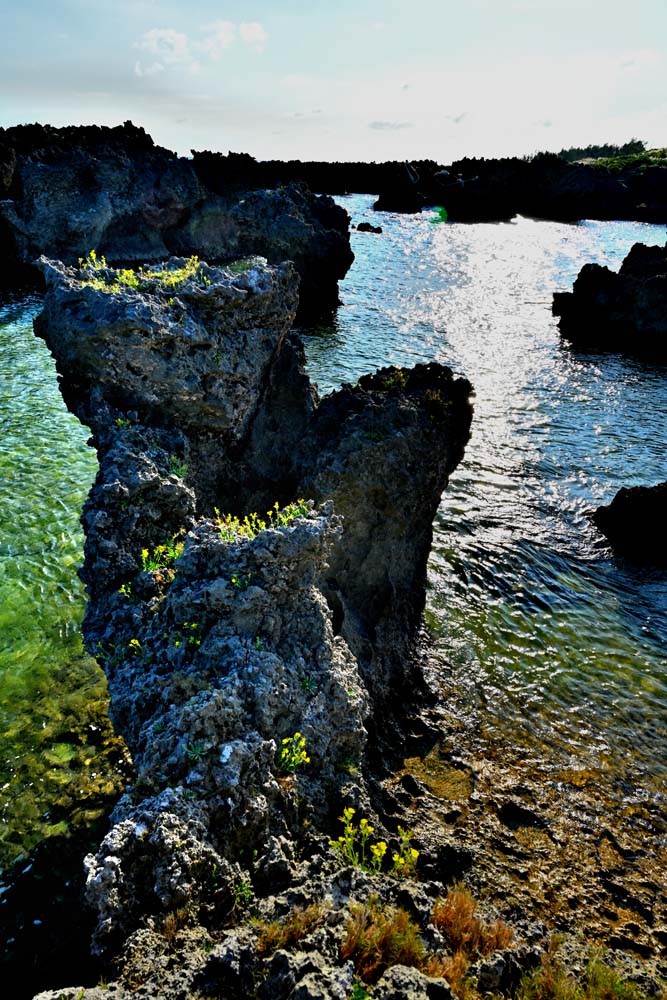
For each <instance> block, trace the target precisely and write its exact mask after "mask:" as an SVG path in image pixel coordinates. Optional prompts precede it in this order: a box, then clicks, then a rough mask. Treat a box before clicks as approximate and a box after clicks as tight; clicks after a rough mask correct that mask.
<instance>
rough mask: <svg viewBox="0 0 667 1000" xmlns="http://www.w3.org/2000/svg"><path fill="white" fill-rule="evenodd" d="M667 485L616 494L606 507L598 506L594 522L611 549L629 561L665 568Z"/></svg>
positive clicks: (634, 489) (641, 487) (624, 490)
mask: <svg viewBox="0 0 667 1000" xmlns="http://www.w3.org/2000/svg"><path fill="white" fill-rule="evenodd" d="M666 519H667V482H665V483H658V485H657V486H633V487H631V488H629V489H628V488H623V489H621V490H619V491H618V493H617V494H616V496H615V497H614V499H613V500H612V501H611V503H610V504H609V505H608V506H605V507H598V509H597V510H596V511H595V513H594V514H593V521H594V522H595V524H596V525H597V526H598V528H599V529H600V531H601V532H602V533H603V534H604V535H606V536H607V538H608V539H609V541H610V542H611V544H612V546H613V547H614V548H615V549H616V550H617V551H618V552H620V553H622V554H623V555H624V556H627V557H628V558H629V559H631V560H633V561H635V562H640V563H646V564H648V565H651V566H667V534H666V533H665V522H666Z"/></svg>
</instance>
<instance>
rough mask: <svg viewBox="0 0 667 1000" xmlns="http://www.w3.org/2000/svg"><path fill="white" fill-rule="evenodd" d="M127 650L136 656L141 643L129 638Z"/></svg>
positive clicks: (139, 651)
mask: <svg viewBox="0 0 667 1000" xmlns="http://www.w3.org/2000/svg"><path fill="white" fill-rule="evenodd" d="M127 651H128V653H130V654H131V655H132V656H138V655H139V653H141V643H140V642H139V640H138V639H130V641H129V642H128V644H127Z"/></svg>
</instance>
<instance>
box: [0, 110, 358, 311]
mask: <svg viewBox="0 0 667 1000" xmlns="http://www.w3.org/2000/svg"><path fill="white" fill-rule="evenodd" d="M216 162H217V161H216ZM196 166H197V164H196V160H195V161H194V163H193V161H192V160H188V159H185V158H184V157H178V156H176V155H175V154H174V153H172V152H171V151H170V150H167V149H164V148H162V147H160V146H155V145H154V143H153V140H152V139H151V138H150V136H148V135H147V134H146V133H145V132H144V131H143V129H140V128H136V127H135V126H133V125H132V124H131V123H130V122H126V123H125V125H123V126H120V127H118V128H111V129H109V128H98V127H80V128H79V127H71V128H63V129H55V128H51V127H50V126H41V125H31V126H17V127H15V128H10V129H2V130H0V192H1V193H2V197H3V199H4V200H3V201H2V202H0V229H1V231H2V234H3V241H2V245H3V250H2V255H3V257H4V261H3V263H4V264H5V265H11V264H20V265H29V264H31V263H32V262H33V261H34V260H35V258H37V257H39V256H40V254H46V255H47V256H49V257H53V258H59V259H60V260H62V261H64V262H65V263H69V264H72V263H75V262H76V261H77V260H78V258H80V257H85V256H86V254H87V253H88V251H89V250H91V249H95V250H97V252H98V253H99V254H103V255H105V256H106V257H107V258H108V260H109V261H110V262H112V263H113V262H123V263H128V262H138V261H156V260H161V259H164V258H166V257H169V256H170V255H171V254H178V255H183V256H189V255H192V254H198V255H199V256H201V257H204V258H206V259H207V260H209V261H214V262H226V261H230V260H235V259H237V258H239V257H244V256H249V255H253V254H261V255H263V256H265V257H266V258H267V259H268V260H269V261H270V262H272V263H279V262H281V261H283V260H286V259H291V260H293V261H294V263H295V264H296V267H297V270H298V271H299V274H300V276H301V299H302V308H303V313H304V315H305V314H310V313H321V312H326V311H328V310H330V309H331V308H333V307H335V305H336V304H337V303H338V292H337V287H338V286H337V283H338V281H339V279H341V278H342V277H344V275H345V273H346V272H347V270H348V268H349V267H350V264H351V263H352V261H353V259H354V257H353V254H352V251H351V250H350V245H349V233H348V224H349V219H348V216H347V213H346V212H345V211H344V210H343V209H341V208H339V207H338V206H336V205H335V204H334V202H333V201H332V200H331V198H329V197H328V196H316V195H313V194H311V192H310V191H309V190H308V189H306V188H305V187H303V185H301V186H299V185H289V186H287V187H282V188H280V189H279V190H273V191H270V190H259V189H257V187H255V188H253V186H252V183H251V182H252V180H253V178H252V177H249V178H247V179H246V181H245V183H242V182H241V180H242V179H241V178H240V177H237V178H236V179H234V180H233V179H231V178H230V177H229V174H230V172H229V171H227V172H225V171H224V169H221V170H220V176H219V177H218V176H217V175H216V169H215V164H212V165H209V169H208V170H207V171H206V175H205V176H206V180H202V179H201V177H200V176H199V175H198V172H197V169H196ZM250 173H251V172H250Z"/></svg>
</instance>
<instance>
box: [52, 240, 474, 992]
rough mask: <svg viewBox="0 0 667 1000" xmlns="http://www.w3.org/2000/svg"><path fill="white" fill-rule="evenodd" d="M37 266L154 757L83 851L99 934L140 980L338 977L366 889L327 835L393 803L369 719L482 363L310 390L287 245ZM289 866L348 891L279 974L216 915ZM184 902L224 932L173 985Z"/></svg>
mask: <svg viewBox="0 0 667 1000" xmlns="http://www.w3.org/2000/svg"><path fill="white" fill-rule="evenodd" d="M41 266H42V268H43V271H44V274H45V279H46V283H47V296H46V300H45V307H44V312H43V313H42V315H41V317H39V318H38V320H37V321H36V324H35V326H36V331H37V332H38V334H39V335H40V336H42V337H44V339H45V340H46V341H47V343H48V345H49V346H50V348H51V350H52V352H53V354H54V356H55V358H56V364H57V368H58V372H59V377H60V382H61V388H62V392H63V395H64V398H65V400H66V401H67V404H68V406H69V407H70V409H72V410H73V411H74V412H75V413H77V415H78V416H79V417H80V419H81V420H83V421H84V422H85V423H86V424H88V425H89V426H90V428H91V430H92V432H93V439H92V440H93V442H94V444H95V447H96V448H97V451H98V457H99V462H100V470H99V473H98V476H97V479H96V482H95V484H94V486H93V489H92V491H91V494H90V496H89V499H88V501H87V503H86V507H85V510H84V514H83V524H84V528H85V532H86V547H85V564H84V567H83V570H82V576H83V578H84V580H85V582H86V585H87V588H88V592H89V596H90V601H89V605H88V609H87V613H86V619H85V623H84V635H85V641H86V644H87V646H88V648H89V650H90V651H91V652H93V653H94V654H95V655H97V657H98V659H99V660H100V662H101V663H102V664H103V666H104V669H105V671H106V674H107V678H108V683H109V692H110V696H111V707H110V713H111V716H112V719H113V721H114V724H115V726H116V729H117V731H118V732H119V733H121V734H122V735H123V736H124V738H125V740H126V742H127V745H128V747H129V749H130V751H131V753H132V755H133V758H134V763H135V766H136V769H137V781H136V783H135V785H134V786H133V788H132V789H131V790H129V791H128V792H127V793H126V794H125V795H124V796H123V797H122V798H121V800H120V801H119V803H118V805H117V807H116V809H115V811H114V813H113V816H112V827H111V830H110V832H109V833H108V835H107V837H106V838H105V840H104V841H103V843H102V845H101V847H100V849H99V850H98V851H97V852H96V853H95V854H91V855H90V856H89V858H88V859H87V862H86V864H87V870H88V882H87V895H88V900H89V902H90V904H91V905H92V906H93V908H94V910H95V912H96V914H97V926H96V930H95V935H94V947H95V949H96V950H97V951H98V952H99V953H100V954H104V955H107V956H111V957H113V956H118V955H119V954H120V952H121V951H122V952H123V955H124V958H123V961H122V963H121V965H120V969H121V972H120V981H121V983H122V984H124V985H121V986H119V989H120V990H121V992H120V993H119V994H118V995H124V993H123V992H122V990H124V989H128V990H129V989H130V984H133V983H136V982H137V981H139V982H142V983H149V984H151V983H152V988H153V989H156V983H158V982H159V983H160V986H159V990H160V992H159V995H160V996H165V997H166V996H169V995H171V994H170V992H169V990H170V989H171V988H172V987H173V990H174V994H173V995H177V994H178V989H180V990H181V992H182V990H183V989H185V992H186V993H187V995H194V994H195V993H196V984H197V983H200V981H203V980H202V977H203V979H206V977H209V978H210V977H211V976H213V977H214V978H215V977H216V976H218V977H222V980H223V985H224V988H225V989H231V990H232V992H231V993H229V995H230V996H231V995H234V996H244V995H250V994H246V993H244V992H243V988H242V987H241V986H239V983H238V982H237V983H236V985H235V986H233V989H232V986H230V985H229V983H231V982H232V981H233V979H234V976H237V978H239V977H240V979H239V981H243V978H244V976H250V978H251V979H252V978H253V977H255V978H256V977H257V976H258V975H259V974H260V972H261V974H262V975H265V976H266V977H267V982H268V983H271V984H272V985H271V987H270V988H269V987H266V989H267V990H268V992H266V993H265V995H266V996H267V997H268V996H272V997H278V996H282V995H285V996H287V995H288V993H289V991H290V990H293V989H294V988H295V986H296V985H297V984H298V983H308V984H310V985H309V987H308V988H309V989H311V990H312V991H314V992H312V993H307V992H305V986H304V989H303V991H302V995H303V996H308V995H313V996H315V995H318V996H319V995H322V996H329V995H331V996H334V995H338V993H337V992H336V991H338V992H340V994H341V996H346V995H347V992H349V989H350V984H351V982H352V971H353V970H352V967H351V966H350V965H349V963H348V964H347V965H346V963H345V962H342V961H341V960H340V959H339V957H338V953H339V940H340V935H341V933H342V927H343V924H344V922H345V919H346V912H347V911H346V908H345V907H346V904H345V902H344V900H345V899H346V898H353V897H354V898H361V899H363V898H365V896H364V893H363V892H361V890H359V891H358V892H356V895H355V892H352V890H351V888H350V887H349V886H348V888H347V889H346V890H343V889H342V888H341V886H340V881H339V873H338V869H339V864H338V863H336V860H335V857H334V855H333V854H332V852H331V850H330V848H329V846H328V836H329V831H333V830H334V829H335V827H336V816H337V815H338V814H339V813H340V810H341V802H342V803H344V804H347V805H350V806H353V807H356V808H357V809H358V810H359V813H360V815H361V814H363V815H365V816H366V817H368V818H369V819H370V818H372V817H374V816H375V814H376V810H375V808H374V806H373V804H372V801H371V797H370V786H369V785H368V783H367V771H366V766H367V765H366V761H367V759H368V756H369V755H368V751H367V748H368V737H369V732H372V733H374V734H375V736H376V738H377V734H378V732H380V733H381V732H382V730H383V729H386V725H387V721H388V720H389V719H390V718H392V717H393V718H397V716H398V715H400V710H399V708H398V706H399V704H400V703H401V701H403V700H405V699H408V698H410V697H413V696H414V694H415V691H416V690H417V689H418V686H419V684H420V672H419V670H418V668H417V666H416V662H415V658H414V656H412V655H411V652H412V649H413V642H414V637H415V632H416V628H417V625H418V622H419V617H420V613H421V610H422V606H423V600H424V580H425V569H426V560H427V557H428V552H429V548H430V542H431V523H432V520H433V517H434V515H435V511H436V508H437V505H438V502H439V498H440V494H441V492H442V490H443V488H444V486H445V485H446V482H447V477H448V475H449V473H450V472H451V470H452V469H453V468H454V467H455V465H456V464H457V462H458V461H459V460H460V458H461V456H462V454H463V449H464V446H465V443H466V440H467V437H468V433H469V426H470V419H471V409H470V404H469V400H468V397H469V394H470V385H469V384H468V383H467V382H466V381H465V380H462V379H458V380H455V379H454V378H453V377H452V374H451V372H450V371H449V370H448V369H446V368H443V367H442V366H440V365H435V364H433V365H418V366H417V367H416V368H414V369H412V370H403V369H384V370H383V371H381V372H378V373H376V374H375V375H369V376H365V377H364V378H362V379H361V380H360V382H359V384H358V385H357V386H355V387H351V386H346V387H344V388H343V389H342V390H340V391H339V392H337V393H333V394H332V395H330V396H328V397H326V398H325V399H323V400H319V399H318V397H317V394H316V392H315V390H314V388H313V387H312V386H311V385H310V383H309V381H308V377H307V375H306V374H305V371H304V368H303V354H302V348H301V344H300V342H299V340H298V339H297V338H296V337H295V336H294V335H293V334H291V333H290V332H289V326H290V323H291V320H292V318H293V316H294V313H295V309H296V301H297V298H296V294H297V293H296V287H297V278H296V274H295V272H294V269H293V268H292V266H291V265H281V266H280V267H270V266H268V265H266V264H265V263H263V262H261V261H252V262H246V263H245V264H244V265H241V266H239V267H237V268H235V269H233V270H228V269H224V268H215V267H210V266H209V265H207V264H199V263H198V262H193V261H191V260H186V259H183V258H180V259H172V260H171V261H170V262H169V263H168V264H167V265H161V266H158V267H155V268H145V269H143V270H142V271H141V272H139V273H137V272H117V271H114V270H112V269H110V268H108V267H105V266H104V265H103V264H102V263H101V262H99V261H97V260H95V259H89V260H88V261H87V264H86V266H84V267H83V268H70V267H67V266H65V265H62V264H57V263H53V262H50V261H48V260H45V259H43V260H42V261H41ZM302 498H305V499H302ZM255 511H257V512H259V513H258V514H257V515H253V513H252V512H255ZM265 512H266V513H265ZM246 517H247V520H246ZM380 739H381V737H380ZM374 750H375V752H376V751H377V745H376V747H375V748H374ZM380 829H381V827H379V830H380ZM379 830H378V832H379ZM384 832H385V835H386V838H387V840H388V841H389V843H390V847H391V846H393V847H394V848H395V849H400V843H399V840H398V839H397V838H396V836H395V834H394V836H392V833H391V831H390V830H386V831H384ZM379 881H380V882H381V881H382V880H381V879H380V880H379ZM385 881H386V880H385ZM390 881H391V880H390ZM374 884H375V883H374V882H373V880H372V879H371V887H372V886H373V885H374ZM391 884H392V885H393V882H392V883H391ZM398 885H399V883H396V886H397V887H398ZM283 887H284V888H285V891H288V890H289V893H290V894H291V895H290V896H289V903H290V905H295V904H296V903H301V902H303V901H305V900H307V901H308V902H311V901H313V900H315V901H317V900H319V901H321V902H322V903H323V905H324V904H325V905H326V906H327V907H329V906H332V907H333V909H334V910H335V911H336V912H337V916H336V917H335V918H334V917H332V918H331V920H330V921H329V923H330V924H331V926H330V928H329V929H328V930H326V933H325V931H324V930H323V931H322V934H321V935H320V944H322V942H324V941H325V940H326V942H328V943H327V944H326V948H325V956H326V958H327V961H326V962H325V963H324V965H323V966H322V967H319V966H313V965H312V963H311V964H309V963H308V962H305V964H304V962H303V961H302V960H301V959H300V960H299V961H300V963H301V964H299V963H297V964H296V965H294V964H293V965H292V966H290V962H289V960H288V958H287V959H285V958H281V959H279V958H278V956H279V955H280V953H279V952H278V953H277V954H276V956H274V958H273V959H272V960H271V963H270V967H269V968H268V970H267V968H266V965H262V963H261V962H260V961H259V959H258V958H257V955H256V954H255V944H256V941H255V937H256V935H255V936H253V935H252V934H251V935H250V939H249V940H245V938H244V937H243V933H246V937H247V932H243V933H242V932H241V931H234V932H229V933H228V932H226V931H224V927H225V926H226V925H228V924H230V923H231V924H233V923H234V922H235V920H236V919H237V918H238V914H239V912H240V911H241V910H242V908H243V906H244V905H247V903H248V901H249V900H251V899H252V898H253V897H254V898H256V899H257V900H258V901H259V902H258V905H261V906H264V908H265V911H266V913H267V914H273V913H274V912H276V908H277V912H281V907H283V911H282V912H284V906H285V902H284V901H283V902H280V901H277V900H276V893H277V892H278V891H279V890H280V889H281V888H283ZM390 888H391V887H390ZM441 890H442V886H441V885H440V886H438V885H434V886H433V887H432V889H431V890H430V891H431V893H432V894H437V893H438V892H439V891H441ZM370 891H371V890H370V888H369V886H368V885H366V886H365V888H364V892H366V895H368V892H370ZM391 892H394V890H393V889H391ZM391 892H390V895H391ZM397 899H398V896H397V895H396V893H394V895H393V896H392V900H393V901H394V902H396V901H397ZM262 900H263V902H262ZM244 901H245V903H244ZM427 912H428V906H425V910H424V913H425V914H427ZM425 919H426V920H427V919H428V918H427V916H426V917H425ZM179 922H180V924H183V925H184V926H185V927H186V928H187V934H185V936H184V938H183V940H184V942H185V941H186V940H187V941H189V943H190V944H189V945H185V947H186V948H190V947H191V945H192V942H193V941H194V940H195V939H196V940H198V941H200V942H201V940H204V939H205V940H210V936H211V935H212V936H213V940H214V941H218V942H219V948H218V949H216V951H215V952H211V956H210V958H209V957H208V956H207V954H206V953H204V952H202V953H201V954H200V955H199V956H198V959H197V960H196V961H190V960H188V961H187V962H185V960H184V962H183V963H179V969H181V971H179V976H180V977H181V980H183V977H185V979H186V980H187V986H185V987H184V986H183V981H184V980H183V981H181V980H179V982H180V985H178V988H177V985H176V983H175V982H174V983H173V984H172V987H167V985H166V981H167V980H168V979H169V975H170V974H168V972H167V971H166V970H165V968H164V965H163V963H162V962H161V959H160V954H161V951H160V949H162V950H163V951H164V932H165V927H171V928H172V930H173V933H174V935H175V934H176V930H174V927H175V926H176V925H179V926H180V924H179ZM177 929H178V928H177ZM322 946H323V947H324V945H322ZM191 957H192V956H191ZM281 963H282V964H281ZM181 967H182V968H181ZM230 969H234V970H236V972H234V973H233V975H232V973H230V972H229V970H230ZM138 970H140V971H138ZM244 970H245V971H244ZM229 976H231V979H229ZM399 978H400V977H399ZM413 978H414V977H413ZM280 984H282V985H280ZM288 987H289V989H288ZM146 988H150V987H146ZM220 988H222V987H220ZM429 989H430V987H429ZM316 990H320V992H319V993H317V992H316ZM327 990H328V991H329V992H327ZM234 991H235V992H234ZM422 993H423V990H422ZM93 995H94V991H91V992H90V996H93ZM220 995H227V993H224V992H223V993H221V994H220ZM290 995H291V993H290ZM300 995H301V994H300ZM424 995H428V996H430V995H431V992H427V993H424ZM434 995H436V994H434Z"/></svg>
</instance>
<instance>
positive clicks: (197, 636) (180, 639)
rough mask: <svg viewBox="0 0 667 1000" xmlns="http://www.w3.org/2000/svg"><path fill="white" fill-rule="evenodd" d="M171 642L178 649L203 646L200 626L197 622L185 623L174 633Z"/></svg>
mask: <svg viewBox="0 0 667 1000" xmlns="http://www.w3.org/2000/svg"><path fill="white" fill-rule="evenodd" d="M171 640H172V642H173V644H174V646H175V647H176V649H178V648H179V647H180V646H186V647H188V648H190V649H194V648H197V647H198V646H201V633H200V631H199V625H198V624H197V622H183V624H182V625H181V627H180V628H178V629H176V630H175V631H174V632H172V635H171Z"/></svg>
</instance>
